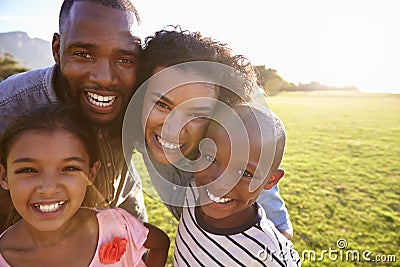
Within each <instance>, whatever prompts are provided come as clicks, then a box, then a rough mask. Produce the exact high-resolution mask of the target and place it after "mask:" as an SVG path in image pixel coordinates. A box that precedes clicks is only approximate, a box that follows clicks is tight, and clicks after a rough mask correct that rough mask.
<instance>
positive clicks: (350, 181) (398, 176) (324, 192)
mask: <svg viewBox="0 0 400 267" xmlns="http://www.w3.org/2000/svg"><path fill="white" fill-rule="evenodd" d="M268 103H269V105H270V107H271V109H272V110H273V111H274V112H275V113H277V114H278V115H279V116H280V117H281V119H282V120H283V122H284V123H285V126H286V129H287V132H288V142H287V146H286V151H285V156H284V160H283V164H282V167H283V168H284V169H285V171H286V175H285V178H284V179H282V180H281V182H280V189H281V195H282V197H283V198H284V200H285V201H286V205H287V207H288V209H289V213H290V215H291V220H292V223H293V225H294V232H295V234H294V238H293V243H294V246H295V248H296V249H297V251H299V253H300V255H302V254H304V258H305V259H304V261H303V266H400V249H399V248H400V95H388V94H368V93H357V92H346V93H345V92H324V93H322V92H310V93H303V92H302V93H300V92H292V93H281V94H279V95H277V96H274V97H270V98H268ZM135 160H136V161H139V163H136V164H137V166H138V169H139V172H140V173H141V175H142V177H143V178H144V180H146V176H147V173H146V171H145V168H144V166H143V165H142V163H141V162H140V155H139V154H137V155H135ZM146 204H147V209H148V213H149V217H150V222H152V223H154V224H156V225H158V226H159V227H160V228H162V229H163V230H164V231H166V232H167V233H168V234H169V236H170V238H171V240H172V242H171V250H170V257H169V261H168V263H169V264H170V265H171V266H172V261H173V258H172V257H173V246H174V242H173V240H174V235H175V231H176V226H177V221H176V220H175V219H174V218H173V217H172V216H171V215H170V214H169V212H168V211H167V209H166V208H165V207H164V206H163V204H162V203H160V202H158V201H157V200H155V199H153V198H151V197H148V196H146ZM341 239H345V241H346V242H347V246H346V247H345V248H344V249H339V248H338V246H337V242H338V240H341ZM341 241H343V240H341ZM368 251H369V252H368ZM303 252H304V253H303ZM312 253H315V259H313V256H312V255H313V254H312ZM329 253H330V254H329ZM357 253H359V258H360V260H362V259H363V253H364V256H365V258H369V259H371V261H370V262H367V261H362V262H360V261H357V260H356V255H357ZM390 255H394V256H395V257H396V262H382V261H383V260H385V259H386V260H388V259H389V258H391V256H390ZM376 256H378V257H380V258H376ZM374 259H376V260H379V259H382V261H380V262H377V261H375V262H372V260H374Z"/></svg>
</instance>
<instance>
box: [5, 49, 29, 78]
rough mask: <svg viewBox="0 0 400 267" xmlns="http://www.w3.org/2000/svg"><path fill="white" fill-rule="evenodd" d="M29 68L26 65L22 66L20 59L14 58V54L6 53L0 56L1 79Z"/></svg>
mask: <svg viewBox="0 0 400 267" xmlns="http://www.w3.org/2000/svg"><path fill="white" fill-rule="evenodd" d="M27 70H29V69H28V68H26V67H23V66H20V65H19V63H18V61H17V60H15V59H14V57H13V55H11V54H9V53H4V55H3V56H2V57H0V81H3V80H5V79H6V78H7V77H9V76H11V75H13V74H17V73H20V72H24V71H27Z"/></svg>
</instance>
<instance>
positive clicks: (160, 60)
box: [138, 26, 257, 103]
mask: <svg viewBox="0 0 400 267" xmlns="http://www.w3.org/2000/svg"><path fill="white" fill-rule="evenodd" d="M170 28H171V29H170ZM192 61H208V62H216V63H221V64H224V65H226V66H229V67H231V68H233V69H234V70H235V73H236V75H233V76H234V77H232V75H231V74H229V75H228V74H226V73H225V74H224V73H221V71H220V69H216V70H215V71H214V70H212V69H208V70H206V73H200V75H201V74H203V75H207V77H208V78H209V76H210V75H213V76H214V77H212V78H216V79H217V81H220V82H221V83H222V84H229V85H232V86H233V87H234V88H228V89H231V90H232V89H233V91H234V92H235V93H232V92H231V90H223V88H220V89H222V90H219V99H220V100H221V101H223V102H226V103H232V102H243V100H245V101H247V100H249V99H250V97H251V96H252V95H253V94H254V93H255V92H254V90H255V88H256V84H257V83H256V74H255V71H254V68H253V67H252V66H251V64H250V62H249V61H248V60H247V59H246V58H245V57H244V56H242V55H235V54H234V53H233V51H232V49H231V48H229V47H228V46H227V44H225V43H221V42H219V41H216V40H214V39H212V38H210V37H203V36H202V35H201V34H200V33H199V32H189V31H186V30H181V28H180V26H167V27H166V28H164V29H163V30H161V31H158V32H156V33H155V35H154V36H149V37H147V38H145V40H144V44H143V52H142V55H141V62H142V65H141V71H140V73H139V75H138V82H139V84H142V83H143V82H144V81H145V80H147V79H148V78H150V77H151V76H152V75H153V74H154V70H155V69H156V68H157V67H166V68H167V67H171V66H174V65H176V64H180V63H185V62H192ZM210 68H212V66H211V67H210ZM203 71H204V70H203ZM225 89H226V88H225Z"/></svg>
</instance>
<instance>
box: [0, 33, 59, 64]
mask: <svg viewBox="0 0 400 267" xmlns="http://www.w3.org/2000/svg"><path fill="white" fill-rule="evenodd" d="M4 53H10V54H11V55H13V56H14V58H15V59H16V60H17V61H18V62H19V63H20V64H21V65H23V66H26V67H28V68H31V69H34V68H43V67H47V66H50V65H52V64H53V63H54V59H53V56H52V54H51V43H50V42H49V41H45V40H42V39H39V38H30V37H29V36H28V34H27V33H26V32H4V33H0V55H1V56H2V55H3V54H4Z"/></svg>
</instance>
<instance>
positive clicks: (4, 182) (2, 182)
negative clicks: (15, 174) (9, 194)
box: [0, 164, 10, 190]
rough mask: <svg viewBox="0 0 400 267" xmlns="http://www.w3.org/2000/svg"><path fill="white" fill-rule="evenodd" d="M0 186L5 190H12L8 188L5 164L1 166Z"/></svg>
mask: <svg viewBox="0 0 400 267" xmlns="http://www.w3.org/2000/svg"><path fill="white" fill-rule="evenodd" d="M0 185H1V187H3V188H4V189H5V190H9V189H10V187H9V186H8V180H7V170H6V168H5V167H4V165H3V164H0Z"/></svg>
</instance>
